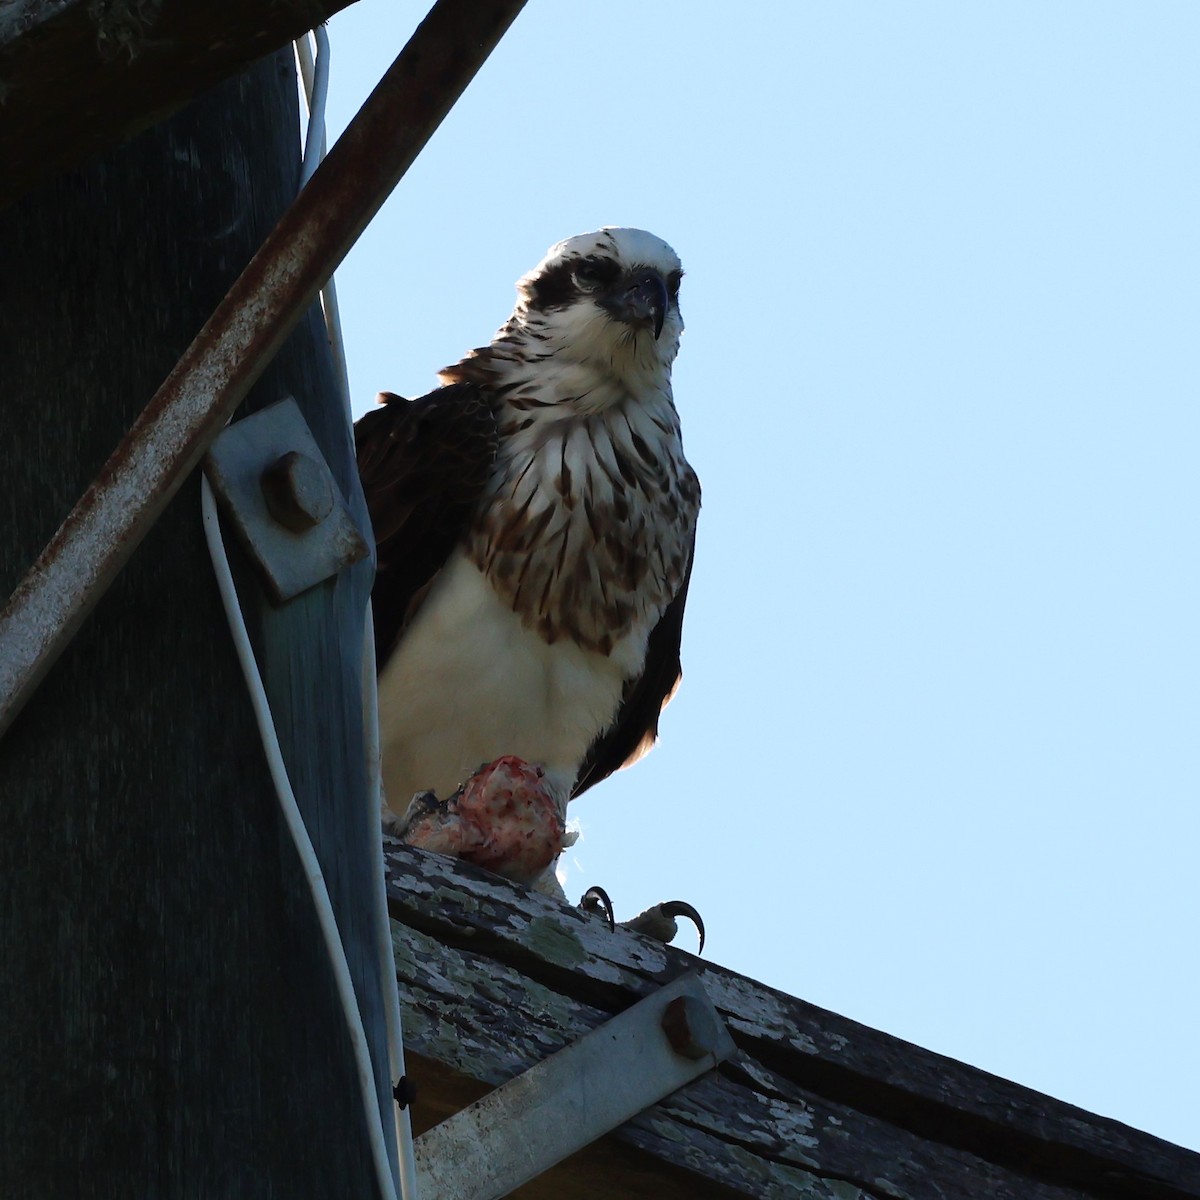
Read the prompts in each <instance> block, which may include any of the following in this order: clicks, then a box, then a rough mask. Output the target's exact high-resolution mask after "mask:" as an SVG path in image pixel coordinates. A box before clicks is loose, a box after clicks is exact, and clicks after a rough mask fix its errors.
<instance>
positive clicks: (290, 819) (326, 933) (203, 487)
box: [200, 477, 410, 1200]
mask: <svg viewBox="0 0 1200 1200" xmlns="http://www.w3.org/2000/svg"><path fill="white" fill-rule="evenodd" d="M200 506H201V513H202V515H203V519H204V537H205V540H206V541H207V542H208V552H209V554H210V555H211V556H212V561H213V569H214V571H215V573H216V577H217V588H218V590H219V591H220V593H221V603H222V605H223V606H224V608H225V617H226V619H227V620H228V621H229V630H230V632H231V633H232V634H233V645H234V649H235V650H236V651H237V657H238V662H239V663H240V664H241V668H242V674H243V675H244V676H245V679H246V689H247V691H248V692H249V693H250V705H251V707H252V708H253V710H254V720H255V723H256V724H257V725H258V734H259V737H260V738H261V739H262V744H263V750H264V751H265V753H266V756H267V768H268V770H269V771H270V772H271V782H272V783H273V784H274V785H275V794H276V795H277V796H278V798H279V807H280V809H281V811H282V812H283V819H284V821H285V822H286V823H287V827H288V831H289V832H290V833H291V835H292V840H293V842H295V844H296V853H297V854H299V856H300V863H301V866H302V868H303V871H304V878H305V879H306V881H307V882H308V887H309V891H310V892H311V893H312V898H313V906H314V907H315V908H316V912H317V921H318V923H319V925H320V927H321V934H322V936H323V937H324V939H325V949H326V950H327V951H328V953H329V963H330V966H332V968H333V978H334V983H335V985H336V987H337V993H338V998H339V999H340V1000H341V1002H342V1010H343V1012H344V1014H345V1017H346V1028H347V1031H348V1032H349V1034H350V1044H351V1047H352V1049H353V1051H354V1065H355V1069H356V1072H357V1075H358V1085H359V1090H360V1092H361V1095H362V1102H363V1112H364V1114H365V1115H366V1117H367V1136H368V1138H369V1139H370V1143H371V1160H372V1162H373V1164H374V1167H375V1175H376V1179H377V1181H378V1184H379V1194H380V1196H381V1197H382V1198H383V1200H395V1197H396V1188H395V1184H394V1183H393V1182H392V1167H391V1163H389V1162H388V1153H387V1146H386V1145H385V1144H384V1140H383V1127H382V1126H381V1124H380V1122H379V1098H378V1095H377V1093H376V1091H375V1072H374V1069H373V1067H372V1065H371V1054H370V1050H369V1049H368V1047H367V1033H366V1030H365V1029H364V1028H363V1022H362V1013H361V1012H360V1011H359V1008H358V998H357V997H356V996H355V994H354V981H353V980H352V979H351V977H350V965H349V963H348V962H347V961H346V950H345V947H344V946H343V945H342V939H341V935H340V934H339V933H338V927H337V919H336V917H335V916H334V914H333V905H332V904H331V903H330V900H329V890H328V889H327V888H326V886H325V877H324V876H323V875H322V874H321V864H320V863H319V862H318V861H317V854H316V851H315V850H314V849H313V844H312V839H311V838H310V837H309V836H308V830H307V829H306V828H305V825H304V818H303V817H302V816H301V815H300V808H299V806H298V805H297V804H296V796H295V793H294V792H293V791H292V784H291V781H290V780H289V779H288V774H287V767H286V766H285V765H284V762H283V754H282V753H281V751H280V748H279V739H278V737H277V736H276V733H275V722H274V721H273V719H272V717H271V708H270V705H269V704H268V702H267V693H266V689H265V688H264V687H263V682H262V676H261V675H260V674H259V672H258V662H257V661H256V660H255V657H254V649H253V647H252V646H251V645H250V634H249V633H248V632H247V630H246V621H245V618H244V617H243V616H242V609H241V606H240V605H239V603H238V596H237V589H236V587H235V586H234V582H233V573H232V572H231V571H230V569H229V557H228V555H227V554H226V553H225V543H224V542H223V541H222V540H221V525H220V521H219V519H218V516H217V503H216V500H215V499H214V498H213V493H212V487H211V486H210V485H209V482H208V479H207V478H204V477H202V478H201V480H200ZM380 844H381V845H382V843H380ZM386 978H391V979H394V978H395V974H394V968H392V967H391V965H390V960H389V974H388V975H387V976H386ZM393 990H394V989H393ZM405 1200H410V1198H409V1197H408V1196H407V1194H406V1195H405Z"/></svg>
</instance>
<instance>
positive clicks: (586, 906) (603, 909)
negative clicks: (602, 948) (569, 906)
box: [579, 887, 617, 932]
mask: <svg viewBox="0 0 1200 1200" xmlns="http://www.w3.org/2000/svg"><path fill="white" fill-rule="evenodd" d="M579 907H580V908H582V909H583V911H584V912H585V913H587V914H588V916H589V917H603V918H604V920H605V921H606V922H607V923H608V928H609V932H611V931H612V930H614V929H616V927H617V923H616V920H615V919H614V917H613V903H612V901H611V900H610V899H609V898H608V893H607V892H606V891H605V890H604V889H603V888H602V887H590V888H588V890H587V891H586V892H584V893H583V896H582V897H581V898H580V900H579Z"/></svg>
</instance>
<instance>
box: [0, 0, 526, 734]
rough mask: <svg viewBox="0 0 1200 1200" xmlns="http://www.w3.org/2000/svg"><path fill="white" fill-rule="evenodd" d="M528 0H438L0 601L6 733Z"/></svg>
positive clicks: (0, 683)
mask: <svg viewBox="0 0 1200 1200" xmlns="http://www.w3.org/2000/svg"><path fill="white" fill-rule="evenodd" d="M524 3H525V0H487V2H481V0H437V3H436V4H435V5H434V6H433V8H432V9H431V10H430V11H429V14H428V15H427V16H426V18H425V19H424V20H423V21H422V22H421V24H420V26H418V28H417V30H416V32H415V33H414V34H413V36H412V38H411V39H410V40H409V42H408V45H406V46H405V48H404V49H403V50H402V51H401V53H400V55H399V57H398V58H397V59H396V61H395V62H394V63H393V64H392V65H391V67H390V68H389V69H388V71H387V73H386V74H385V75H384V76H383V78H382V79H381V80H380V81H379V84H378V86H377V87H376V88H375V90H374V91H373V92H372V93H371V95H370V96H369V97H368V99H367V101H366V103H365V104H364V105H363V107H362V109H361V110H360V111H359V113H358V115H357V116H356V117H355V118H354V120H353V121H351V122H350V124H349V126H348V127H347V128H346V131H345V132H344V133H343V134H342V136H341V137H340V138H339V139H338V141H337V144H336V145H335V146H334V147H333V149H332V150H331V151H330V153H329V157H328V158H326V159H325V161H324V163H323V164H322V165H321V166H320V167H319V168H318V170H317V173H316V174H315V175H314V176H313V177H312V179H311V180H310V181H309V183H308V185H307V186H306V187H305V188H304V190H303V191H302V192H301V193H300V195H299V197H298V198H297V199H296V201H295V203H294V204H293V205H292V207H291V208H289V209H288V211H287V212H286V213H284V215H283V216H282V217H281V218H280V221H279V224H278V225H276V226H275V228H274V230H272V232H271V233H270V235H269V236H268V237H267V240H266V241H265V242H264V243H263V245H262V247H261V248H260V249H259V251H258V253H257V254H256V255H255V256H254V258H253V259H252V260H251V262H250V264H249V265H248V266H247V267H246V269H245V270H244V271H243V272H242V274H241V275H240V276H239V277H238V278H237V280H236V281H235V282H234V284H233V286H232V287H231V288H230V290H229V292H228V294H227V295H226V297H225V299H224V300H222V301H221V304H220V305H219V306H218V308H217V310H216V311H215V312H214V313H213V315H212V317H211V318H209V321H208V323H207V324H206V325H205V326H204V328H203V329H202V330H201V331H200V333H199V334H198V335H197V336H196V339H195V341H194V342H192V344H191V346H189V347H188V349H187V350H186V351H185V352H184V355H183V357H182V358H181V359H180V360H179V362H178V363H176V365H175V368H174V370H172V372H171V374H170V375H168V376H167V378H166V380H165V381H164V382H163V384H162V386H161V387H160V388H159V389H158V391H157V392H156V393H155V394H154V396H153V397H151V399H150V403H149V404H148V405H147V406H146V408H145V409H144V410H143V412H142V414H141V416H139V417H138V419H137V421H136V422H135V423H134V425H133V427H132V428H131V429H130V431H129V433H128V434H127V435H126V437H125V439H124V440H123V441H122V443H121V444H120V445H119V446H118V447H117V449H116V450H115V451H114V452H113V454H112V457H111V458H110V459H109V460H108V462H107V463H106V464H105V465H104V467H103V469H102V470H101V471H100V474H99V475H98V476H97V477H96V480H95V482H93V484H92V485H91V487H90V488H89V489H88V490H87V492H86V493H84V495H83V497H82V498H81V499H80V501H79V503H78V504H76V506H75V507H74V509H72V510H71V512H70V513H69V514H68V515H67V518H66V520H65V521H64V522H63V524H62V526H61V527H60V528H59V530H58V532H57V533H56V534H55V535H54V537H53V539H52V540H51V541H50V544H49V545H48V546H47V547H46V549H45V550H44V551H42V554H41V556H40V557H39V558H38V560H37V562H36V563H34V565H33V566H32V567H31V568H30V569H29V572H28V574H27V575H26V576H25V578H24V579H23V580H22V581H21V582H20V584H19V585H18V586H17V589H16V591H14V592H13V594H12V596H11V597H10V598H9V601H8V605H7V607H6V608H5V609H4V611H3V612H0V735H2V734H3V732H4V730H6V729H7V728H8V726H9V725H10V724H11V723H12V721H13V720H14V719H15V717H16V715H17V713H19V712H20V710H21V708H22V707H23V705H24V704H25V702H26V701H27V700H28V699H29V697H30V696H31V695H32V694H33V692H34V690H35V689H36V688H37V686H38V684H39V683H40V682H41V680H42V678H43V677H44V676H45V674H46V672H47V671H49V670H50V668H51V666H52V665H53V664H54V662H55V660H56V659H57V658H58V656H59V655H60V654H61V653H62V651H63V649H64V648H65V647H66V645H67V643H68V642H69V641H70V640H71V638H72V637H73V636H74V634H75V631H76V630H77V629H78V628H79V626H80V624H82V622H83V620H84V618H85V617H86V616H87V615H88V613H89V612H91V610H92V608H93V607H94V606H95V604H96V602H97V601H98V600H99V598H100V597H101V596H102V595H103V594H104V592H105V590H106V589H107V588H108V585H109V584H110V583H111V582H112V581H113V579H114V578H115V576H116V574H117V572H118V571H120V570H121V568H122V567H123V566H124V565H125V563H126V562H127V561H128V560H129V557H130V555H132V554H133V552H134V550H135V549H136V548H137V547H138V545H139V544H140V543H141V541H142V539H143V538H144V537H145V535H146V533H147V532H148V530H149V529H150V527H151V525H153V523H154V521H155V520H156V518H157V517H158V515H159V513H161V512H162V510H163V509H164V508H165V507H166V505H167V503H168V501H169V500H170V499H171V497H172V496H173V495H174V494H175V492H176V491H177V490H178V488H179V486H180V484H181V483H182V482H183V480H184V478H185V477H186V476H187V474H188V473H189V472H190V471H191V470H192V468H193V467H194V466H195V465H196V464H197V463H198V462H199V460H200V458H201V456H202V455H203V454H204V452H205V450H207V449H208V446H209V444H210V443H211V442H212V440H213V439H214V438H215V437H216V436H217V434H218V433H219V432H220V431H221V427H222V426H223V425H224V424H225V422H226V421H227V420H228V419H229V416H230V414H231V413H232V412H233V410H234V409H235V408H236V407H237V405H238V404H239V403H240V402H241V400H242V398H243V397H244V396H245V395H246V393H247V392H248V391H249V390H250V387H251V386H252V385H253V383H254V381H255V380H256V379H257V378H258V377H259V375H260V374H261V372H262V370H263V369H264V367H265V366H266V365H267V363H268V362H270V360H271V358H272V357H273V356H274V354H275V352H276V351H277V350H278V349H279V347H280V346H281V345H282V344H283V342H284V339H285V338H286V337H287V335H288V333H289V332H290V330H291V329H292V327H293V326H294V325H295V324H296V322H297V321H298V320H299V319H300V317H301V315H302V314H303V313H304V311H305V310H306V309H307V307H308V305H309V304H310V303H311V301H312V300H313V298H314V297H315V296H316V295H317V292H318V291H319V290H320V288H321V286H322V284H323V283H324V282H325V280H326V279H328V278H329V276H330V275H331V274H332V273H333V271H334V269H335V268H336V267H337V265H338V263H340V262H341V260H342V259H343V257H345V254H346V252H347V251H348V250H349V249H350V247H351V246H352V245H353V244H354V242H355V240H356V239H357V238H358V235H359V234H360V233H361V232H362V231H363V229H364V228H365V227H366V225H367V222H368V221H370V219H371V218H372V217H373V216H374V215H375V213H376V212H378V210H379V207H380V206H381V205H382V204H383V202H384V200H385V199H386V198H387V196H388V195H389V193H390V192H391V190H392V188H394V187H395V186H396V183H397V182H398V181H399V179H400V177H401V176H402V175H403V174H404V172H405V171H406V170H407V169H408V167H409V166H410V165H411V163H412V161H413V159H415V158H416V156H417V154H418V152H419V151H420V150H421V148H422V147H423V146H424V145H425V143H426V141H427V140H428V139H429V137H430V136H431V135H432V133H433V131H434V130H435V129H436V128H437V127H438V125H439V124H440V123H441V120H442V118H443V117H444V116H445V115H446V113H447V112H449V110H450V107H451V105H452V104H453V103H454V101H455V100H457V99H458V97H459V95H460V94H461V93H462V91H463V89H464V88H465V87H466V86H467V84H468V83H469V82H470V81H471V79H472V77H473V76H474V75H475V72H476V71H477V70H478V69H479V67H480V66H481V65H482V64H483V62H484V60H485V59H486V58H487V56H488V54H489V53H490V52H491V50H492V47H493V46H495V45H496V43H497V42H498V41H499V40H500V38H501V36H502V35H503V33H504V31H505V30H506V29H507V28H508V27H509V25H510V24H511V23H512V22H513V20H514V19H515V18H516V15H517V13H518V12H519V11H520V9H521V7H522V6H523V4H524Z"/></svg>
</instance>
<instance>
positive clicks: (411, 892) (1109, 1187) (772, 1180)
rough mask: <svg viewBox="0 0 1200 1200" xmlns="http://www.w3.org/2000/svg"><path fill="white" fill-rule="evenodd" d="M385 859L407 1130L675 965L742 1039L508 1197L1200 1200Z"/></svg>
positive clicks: (646, 948) (550, 1047)
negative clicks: (733, 1052)
mask: <svg viewBox="0 0 1200 1200" xmlns="http://www.w3.org/2000/svg"><path fill="white" fill-rule="evenodd" d="M387 858H388V867H389V898H390V903H391V906H392V916H393V941H394V945H395V949H396V963H397V972H398V977H399V979H400V988H401V996H402V1000H403V1002H404V1007H405V1036H406V1041H407V1046H408V1052H409V1055H410V1059H409V1061H410V1065H411V1066H412V1068H413V1073H414V1075H415V1077H416V1079H417V1084H418V1104H417V1107H416V1111H415V1112H414V1121H415V1123H416V1126H417V1128H421V1127H423V1126H425V1125H426V1124H429V1123H431V1122H433V1121H436V1120H438V1119H440V1118H441V1117H442V1116H444V1115H446V1114H447V1113H448V1112H450V1111H453V1110H454V1108H455V1107H456V1106H458V1105H460V1104H461V1103H465V1102H467V1101H468V1100H470V1099H473V1098H474V1096H475V1095H477V1094H479V1092H480V1091H481V1090H482V1089H486V1088H488V1087H492V1086H495V1085H497V1084H499V1083H501V1082H503V1081H504V1080H505V1079H508V1078H511V1077H512V1076H513V1075H514V1074H516V1073H518V1072H519V1071H521V1070H524V1069H525V1068H526V1067H527V1066H529V1065H531V1064H532V1063H534V1062H537V1061H539V1060H540V1059H541V1058H543V1057H545V1056H546V1055H547V1054H549V1053H551V1052H552V1051H554V1050H556V1049H558V1048H559V1047H561V1046H562V1045H564V1044H566V1043H567V1042H569V1041H571V1040H573V1039H574V1038H576V1037H578V1036H579V1035H580V1034H581V1033H583V1032H584V1031H586V1030H588V1029H591V1028H594V1027H595V1026H596V1025H597V1024H599V1023H600V1022H602V1021H604V1020H606V1019H607V1018H608V1017H609V1016H610V1015H611V1014H612V1013H613V1012H617V1011H620V1010H621V1009H623V1008H624V1007H626V1006H628V1005H629V1004H631V1003H633V1002H634V1001H635V1000H637V999H638V998H640V997H641V996H644V995H646V994H647V993H648V992H650V991H652V990H653V989H655V988H657V987H659V986H661V985H662V984H663V983H665V982H667V981H669V980H670V979H672V978H674V977H675V976H676V975H678V974H680V973H682V972H683V971H685V970H688V969H694V970H698V971H699V972H700V975H701V979H702V981H703V983H704V986H705V989H706V991H707V992H708V994H709V996H710V997H711V999H712V1000H713V1002H714V1003H715V1004H716V1006H717V1008H718V1009H719V1010H720V1011H721V1013H722V1015H723V1016H724V1018H725V1020H726V1022H727V1024H728V1026H729V1028H730V1031H731V1032H732V1033H733V1035H734V1039H735V1041H736V1042H737V1043H738V1045H739V1050H740V1053H739V1054H738V1055H737V1056H736V1057H735V1058H734V1059H733V1060H731V1062H729V1063H727V1064H725V1065H724V1066H723V1067H722V1068H721V1070H720V1071H719V1072H718V1073H716V1074H713V1075H710V1076H707V1077H705V1078H704V1079H701V1080H699V1081H697V1082H696V1083H694V1084H692V1085H690V1086H688V1087H687V1088H684V1089H682V1090H681V1091H680V1092H678V1093H676V1094H675V1095H674V1096H673V1097H671V1098H670V1099H669V1100H667V1101H665V1102H663V1103H662V1104H659V1105H656V1106H655V1107H654V1108H652V1109H650V1110H648V1111H647V1112H645V1113H643V1114H642V1115H641V1116H640V1117H638V1118H637V1119H635V1120H634V1121H631V1122H629V1124H627V1125H626V1126H624V1127H623V1128H622V1129H621V1130H620V1131H618V1132H617V1133H616V1134H614V1135H612V1136H610V1137H609V1138H606V1139H604V1141H603V1142H601V1143H599V1144H597V1145H596V1146H593V1147H592V1148H591V1149H590V1150H589V1151H587V1152H584V1153H583V1154H582V1155H580V1156H576V1158H575V1159H572V1160H568V1162H567V1163H564V1164H562V1165H561V1166H560V1167H559V1168H557V1169H556V1170H555V1171H554V1172H551V1173H550V1174H549V1175H548V1176H546V1177H545V1178H544V1179H543V1180H542V1181H541V1182H539V1183H538V1184H536V1185H534V1184H531V1185H529V1186H528V1187H527V1188H526V1189H522V1190H521V1191H520V1192H519V1193H516V1194H517V1195H520V1196H527V1197H539V1198H540V1197H541V1196H549V1195H550V1192H551V1189H555V1190H556V1194H558V1195H563V1194H568V1195H578V1196H582V1197H587V1198H589V1200H591V1198H592V1197H595V1200H601V1198H602V1197H611V1196H617V1195H639V1194H647V1195H650V1194H653V1195H655V1196H659V1195H661V1196H664V1197H672V1196H675V1195H679V1196H699V1197H703V1196H709V1195H712V1196H718V1195H720V1196H729V1195H736V1196H752V1197H780V1196H805V1197H813V1198H818V1197H819V1198H821V1200H826V1198H827V1200H834V1198H836V1200H877V1198H878V1200H882V1198H883V1197H909V1198H911V1200H921V1198H924V1197H929V1198H930V1200H933V1198H935V1197H936V1198H937V1200H977V1198H978V1197H980V1196H988V1197H990V1198H992V1197H994V1198H998V1200H1083V1198H1084V1197H1096V1198H1099V1197H1105V1198H1106V1200H1116V1198H1118V1197H1126V1198H1128V1200H1197V1198H1200V1155H1196V1154H1192V1153H1190V1152H1188V1151H1186V1150H1183V1149H1181V1148H1179V1147H1177V1146H1172V1145H1170V1144H1169V1143H1166V1142H1163V1141H1161V1140H1159V1139H1157V1138H1154V1137H1151V1136H1149V1135H1148V1134H1143V1133H1140V1132H1138V1131H1136V1130H1133V1129H1130V1128H1128V1127H1127V1126H1124V1125H1121V1124H1120V1123H1118V1122H1116V1121H1110V1120H1106V1119H1105V1118H1102V1117H1097V1116H1093V1115H1092V1114H1090V1113H1086V1112H1084V1111H1082V1110H1080V1109H1078V1108H1075V1107H1073V1106H1071V1105H1068V1104H1063V1103H1061V1102H1060V1101H1057V1100H1053V1099H1051V1098H1050V1097H1048V1096H1043V1095H1040V1094H1039V1093H1036V1092H1033V1091H1030V1090H1029V1089H1027V1088H1022V1087H1020V1086H1018V1085H1016V1084H1013V1083H1010V1082H1008V1081H1006V1080H1003V1079H999V1078H997V1077H996V1076H993V1075H989V1074H987V1073H986V1072H983V1071H979V1070H976V1069H975V1068H972V1067H968V1066H966V1065H964V1064H962V1063H958V1062H955V1061H953V1060H952V1059H947V1058H943V1057H942V1056H940V1055H937V1054H933V1053H931V1052H930V1051H926V1050H922V1049H921V1048H919V1047H917V1046H913V1045H911V1044H909V1043H907V1042H903V1041H901V1040H899V1039H897V1038H893V1037H889V1036H888V1035H886V1034H883V1033H879V1032H878V1031H876V1030H872V1029H868V1028H867V1027H865V1026H862V1025H859V1024H857V1023H856V1022H853V1021H849V1020H847V1019H845V1018H843V1017H839V1016H837V1015H835V1014H833V1013H829V1012H826V1011H824V1010H822V1009H819V1008H816V1007H815V1006H813V1005H810V1004H806V1003H805V1002H804V1001H802V1000H798V999H796V998H794V997H791V996H787V995H784V994H783V993H781V992H778V991H776V990H774V989H772V988H769V987H766V986H765V985H763V984H760V983H756V982H755V981H753V980H751V979H747V978H745V977H744V976H741V975H737V974H735V973H734V972H732V971H727V970H725V969H724V968H721V967H719V966H715V965H713V964H710V963H707V962H702V961H699V960H697V959H695V958H694V957H693V956H691V955H689V954H686V953H684V952H682V951H679V950H675V949H672V948H670V947H665V946H661V945H658V944H657V943H655V942H652V941H650V940H648V939H646V938H642V937H639V936H638V935H635V934H631V933H628V932H626V931H623V930H618V931H616V932H615V933H612V932H610V931H609V930H608V929H607V928H606V927H605V926H604V925H603V924H602V923H601V922H600V921H598V920H596V919H594V918H589V917H586V916H584V915H583V914H582V913H580V912H579V911H578V910H576V909H573V908H571V907H569V906H564V905H560V904H558V903H556V902H554V901H552V900H549V899H547V898H546V897H543V896H540V895H537V894H535V893H532V892H529V891H528V890H527V889H523V888H520V887H518V886H516V885H513V884H509V883H507V882H506V881H504V880H501V879H498V878H496V877H494V876H491V875H488V874H487V873H486V872H482V871H479V870H477V869H476V868H473V867H470V866H468V865H466V864H462V863H455V862H452V861H450V860H447V859H444V858H440V857H437V856H433V855H427V854H424V853H422V852H421V851H418V850H414V849H412V848H410V847H401V846H398V845H395V844H391V843H389V846H388V855H387ZM652 1162H657V1163H658V1164H659V1165H658V1167H657V1171H656V1172H654V1173H653V1179H654V1185H653V1187H652V1188H651V1189H650V1190H649V1191H645V1192H644V1193H643V1192H641V1191H639V1190H638V1184H637V1183H636V1181H635V1178H634V1176H635V1175H636V1174H637V1173H638V1172H642V1173H643V1174H644V1172H645V1171H646V1170H647V1169H648V1168H647V1164H648V1163H652ZM598 1172H599V1173H598ZM625 1172H629V1174H628V1175H626V1174H625ZM706 1189H707V1190H706Z"/></svg>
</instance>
